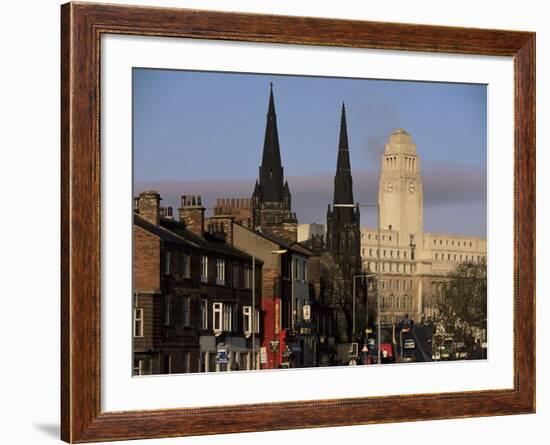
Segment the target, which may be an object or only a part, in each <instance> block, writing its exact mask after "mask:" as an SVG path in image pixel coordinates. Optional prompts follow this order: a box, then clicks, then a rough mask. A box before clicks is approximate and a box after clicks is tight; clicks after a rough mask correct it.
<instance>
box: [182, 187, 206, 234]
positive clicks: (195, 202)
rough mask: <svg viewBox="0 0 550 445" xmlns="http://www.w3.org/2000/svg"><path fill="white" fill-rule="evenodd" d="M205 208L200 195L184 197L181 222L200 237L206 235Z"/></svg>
mask: <svg viewBox="0 0 550 445" xmlns="http://www.w3.org/2000/svg"><path fill="white" fill-rule="evenodd" d="M204 210H205V209H204V207H203V206H202V199H201V197H200V195H182V196H181V208H180V209H179V212H180V215H179V216H180V221H181V222H182V223H184V224H185V226H186V229H187V230H189V231H190V232H193V233H194V234H195V235H198V236H200V237H202V236H203V234H204Z"/></svg>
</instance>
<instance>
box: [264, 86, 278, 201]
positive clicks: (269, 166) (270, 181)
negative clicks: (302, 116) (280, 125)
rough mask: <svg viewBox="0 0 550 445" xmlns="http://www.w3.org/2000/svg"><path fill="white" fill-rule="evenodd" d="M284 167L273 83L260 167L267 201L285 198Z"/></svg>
mask: <svg viewBox="0 0 550 445" xmlns="http://www.w3.org/2000/svg"><path fill="white" fill-rule="evenodd" d="M283 185H284V183H283V166H282V164H281V152H280V148H279V134H278V131H277V115H276V113H275V99H274V97H273V83H272V82H270V84H269V105H268V109H267V122H266V127H265V139H264V151H263V155H262V165H261V167H260V190H261V195H262V198H263V199H264V200H266V201H281V200H282V198H283Z"/></svg>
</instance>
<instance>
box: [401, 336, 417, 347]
mask: <svg viewBox="0 0 550 445" xmlns="http://www.w3.org/2000/svg"><path fill="white" fill-rule="evenodd" d="M403 348H405V349H414V348H416V343H415V342H414V340H413V339H412V338H407V339H406V340H405V342H404V343H403Z"/></svg>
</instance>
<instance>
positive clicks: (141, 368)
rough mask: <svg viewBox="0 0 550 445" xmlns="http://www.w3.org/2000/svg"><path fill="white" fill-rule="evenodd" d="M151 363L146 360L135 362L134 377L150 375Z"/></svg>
mask: <svg viewBox="0 0 550 445" xmlns="http://www.w3.org/2000/svg"><path fill="white" fill-rule="evenodd" d="M150 374H151V362H150V361H149V360H144V359H135V360H134V375H150Z"/></svg>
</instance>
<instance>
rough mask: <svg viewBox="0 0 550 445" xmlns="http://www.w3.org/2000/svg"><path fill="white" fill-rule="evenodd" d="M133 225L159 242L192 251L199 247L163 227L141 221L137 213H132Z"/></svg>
mask: <svg viewBox="0 0 550 445" xmlns="http://www.w3.org/2000/svg"><path fill="white" fill-rule="evenodd" d="M134 225H135V226H137V227H140V228H142V229H144V230H146V231H147V232H149V233H151V234H153V235H155V236H156V237H157V238H159V239H160V240H161V241H164V242H168V243H172V244H178V245H181V246H184V247H189V248H192V249H196V248H198V247H199V246H198V245H197V244H193V243H191V242H189V241H187V240H186V239H184V238H182V237H181V236H178V235H176V234H174V233H172V232H170V231H169V230H166V229H165V228H163V227H160V226H155V225H154V224H152V223H150V222H149V221H147V220H145V219H143V218H142V217H141V216H139V215H138V214H137V213H134Z"/></svg>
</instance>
